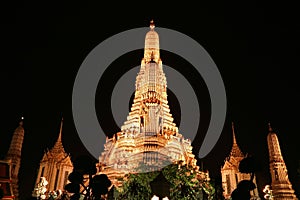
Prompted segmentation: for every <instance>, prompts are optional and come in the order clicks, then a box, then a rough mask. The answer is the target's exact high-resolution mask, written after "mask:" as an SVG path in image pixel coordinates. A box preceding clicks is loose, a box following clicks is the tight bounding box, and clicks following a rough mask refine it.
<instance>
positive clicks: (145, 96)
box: [99, 21, 208, 186]
mask: <svg viewBox="0 0 300 200" xmlns="http://www.w3.org/2000/svg"><path fill="white" fill-rule="evenodd" d="M104 147H105V148H104V151H103V152H102V154H101V155H100V156H99V171H100V172H101V173H105V174H106V175H107V176H108V177H109V178H110V180H111V181H112V183H113V184H114V185H116V186H120V185H121V184H122V181H121V180H123V177H124V175H125V174H128V173H136V172H138V170H139V169H141V168H140V166H141V165H143V168H142V169H143V172H148V171H155V170H160V169H161V168H162V167H165V166H166V165H168V164H171V163H174V162H175V163H176V162H179V161H181V162H182V163H183V164H186V165H190V166H191V167H192V168H194V169H199V168H197V167H198V166H197V165H196V162H197V160H196V159H195V155H194V154H193V153H192V146H191V140H190V139H185V138H184V137H183V135H181V134H180V133H179V132H178V127H177V126H176V124H175V123H174V122H173V117H172V114H171V112H170V108H169V105H168V100H167V81H166V76H165V73H164V72H163V65H162V61H161V59H160V50H159V35H158V33H157V32H156V31H155V25H154V22H153V21H151V22H150V30H149V31H148V32H147V33H146V36H145V49H144V57H143V58H142V60H141V67H140V71H139V73H138V75H137V77H136V82H135V93H134V99H133V103H132V105H131V109H130V112H129V114H128V116H127V118H126V120H125V122H124V123H123V125H122V126H121V131H120V132H118V133H116V134H114V136H113V137H112V138H107V139H106V144H105V145H104ZM145 169H146V171H145ZM203 177H208V174H204V175H203Z"/></svg>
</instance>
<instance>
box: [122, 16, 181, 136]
mask: <svg viewBox="0 0 300 200" xmlns="http://www.w3.org/2000/svg"><path fill="white" fill-rule="evenodd" d="M154 28H155V25H154V22H153V20H152V21H151V22H150V30H149V31H148V32H147V34H146V37H145V49H144V58H143V59H142V62H141V68H140V72H139V73H138V76H137V78H136V84H135V86H136V91H135V97H134V100H133V105H132V107H131V112H130V113H129V115H128V117H127V121H125V122H124V125H123V126H122V127H121V130H122V131H124V132H128V131H132V130H134V131H135V132H153V133H157V132H160V131H162V129H166V130H168V131H169V134H176V133H177V132H178V128H177V127H176V124H175V123H173V117H172V115H171V114H170V109H169V105H168V100H167V81H166V76H165V73H164V72H163V66H162V61H161V59H160V53H159V36H158V33H157V32H156V31H155V30H154Z"/></svg>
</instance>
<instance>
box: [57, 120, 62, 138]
mask: <svg viewBox="0 0 300 200" xmlns="http://www.w3.org/2000/svg"><path fill="white" fill-rule="evenodd" d="M63 122H64V118H63V117H62V118H61V122H60V129H59V135H58V138H57V141H60V142H61V134H62V127H63Z"/></svg>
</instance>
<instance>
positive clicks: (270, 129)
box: [268, 122, 273, 133]
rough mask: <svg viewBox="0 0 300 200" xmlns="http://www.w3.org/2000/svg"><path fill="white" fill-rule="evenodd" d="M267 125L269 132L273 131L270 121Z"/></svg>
mask: <svg viewBox="0 0 300 200" xmlns="http://www.w3.org/2000/svg"><path fill="white" fill-rule="evenodd" d="M268 127H269V132H270V133H271V132H273V129H272V127H271V123H270V122H269V123H268Z"/></svg>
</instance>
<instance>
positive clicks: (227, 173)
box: [221, 123, 260, 199]
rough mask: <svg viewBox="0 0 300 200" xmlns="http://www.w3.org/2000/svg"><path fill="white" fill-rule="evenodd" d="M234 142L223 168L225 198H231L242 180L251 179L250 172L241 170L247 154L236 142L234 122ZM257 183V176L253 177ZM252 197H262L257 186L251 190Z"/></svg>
mask: <svg viewBox="0 0 300 200" xmlns="http://www.w3.org/2000/svg"><path fill="white" fill-rule="evenodd" d="M232 134H233V144H232V148H231V152H230V155H229V157H227V158H226V160H225V163H224V165H223V167H222V168H221V175H222V187H223V196H224V197H225V199H230V197H231V193H232V192H233V190H235V189H236V188H237V184H238V183H239V182H240V181H242V180H250V174H245V173H241V172H239V164H240V161H241V160H243V159H244V158H245V157H246V156H245V155H244V154H243V152H242V151H241V149H240V148H239V146H238V145H237V142H236V137H235V131H234V125H233V123H232ZM253 183H254V184H255V185H257V184H256V177H254V179H253ZM251 196H252V197H251V199H260V198H259V196H258V190H257V188H255V189H254V190H252V191H251Z"/></svg>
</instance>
